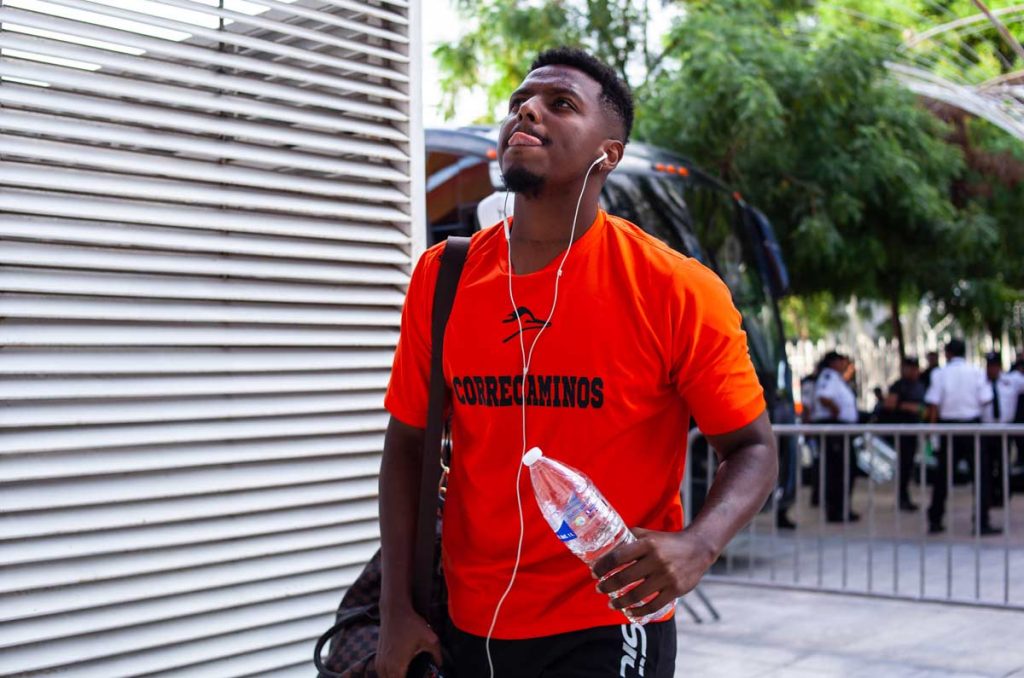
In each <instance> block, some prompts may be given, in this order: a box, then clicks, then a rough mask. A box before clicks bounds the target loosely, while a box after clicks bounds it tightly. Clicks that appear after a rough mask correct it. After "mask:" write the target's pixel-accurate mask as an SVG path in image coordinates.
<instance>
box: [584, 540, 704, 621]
mask: <svg viewBox="0 0 1024 678" xmlns="http://www.w3.org/2000/svg"><path fill="white" fill-rule="evenodd" d="M633 534H634V535H636V541H635V542H633V543H632V544H624V545H621V546H619V547H617V548H616V549H615V550H613V551H612V552H611V553H609V554H607V555H605V556H604V557H603V558H601V559H600V560H598V561H597V562H596V563H594V576H596V577H597V578H598V579H600V578H602V577H604V576H605V575H606V574H608V573H609V572H611V571H613V570H615V569H616V568H618V567H621V566H622V565H626V564H627V563H632V564H631V565H628V566H627V567H626V568H625V569H623V570H622V571H621V572H616V573H615V574H613V575H612V576H610V577H608V578H607V579H605V580H604V581H602V582H600V583H598V585H597V590H598V591H599V592H601V593H605V594H609V595H610V594H612V593H614V592H615V591H618V590H620V589H622V588H624V587H626V586H629V585H630V584H632V583H633V582H640V584H639V585H638V586H637V587H636V588H634V589H632V590H631V591H629V592H627V593H625V594H623V595H622V596H621V597H619V598H614V599H612V601H611V606H612V608H614V609H616V610H621V609H623V608H625V607H629V606H630V605H635V604H636V603H639V602H640V601H642V600H643V599H645V598H647V597H649V596H651V595H654V596H655V597H654V598H653V599H652V600H651V601H650V602H648V603H647V604H646V605H642V606H641V607H636V608H633V609H631V610H629V616H630V617H643V616H644V615H648V614H651V613H653V612H657V611H658V610H660V609H661V608H662V607H664V606H665V605H667V604H668V603H670V602H672V601H674V600H675V599H676V598H679V597H680V596H682V595H685V594H687V593H689V592H690V591H692V590H693V589H694V587H696V586H697V584H698V583H699V582H700V578H701V577H702V576H704V573H705V572H706V571H707V569H708V568H709V567H711V564H712V563H713V562H714V559H715V553H714V551H713V549H712V548H711V546H710V545H709V544H707V543H706V542H705V541H704V540H703V539H701V537H700V536H699V535H697V534H696V533H693V532H690V531H683V532H655V531H654V530H645V529H643V528H639V527H638V528H635V529H634V530H633Z"/></svg>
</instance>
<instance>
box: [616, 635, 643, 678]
mask: <svg viewBox="0 0 1024 678" xmlns="http://www.w3.org/2000/svg"><path fill="white" fill-rule="evenodd" d="M622 638H623V640H624V641H625V642H623V643H622V653H623V654H622V661H620V662H619V676H621V678H626V677H627V676H642V675H644V667H645V665H646V664H647V631H645V630H644V627H642V626H640V625H639V624H623V625H622ZM627 668H628V669H630V672H629V673H626V669H627Z"/></svg>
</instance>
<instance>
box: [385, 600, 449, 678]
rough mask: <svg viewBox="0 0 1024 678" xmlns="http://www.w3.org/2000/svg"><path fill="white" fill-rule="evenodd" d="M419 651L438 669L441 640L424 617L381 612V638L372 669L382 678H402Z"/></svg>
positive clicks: (412, 612)
mask: <svg viewBox="0 0 1024 678" xmlns="http://www.w3.org/2000/svg"><path fill="white" fill-rule="evenodd" d="M421 652H429V653H430V655H431V656H432V657H433V658H434V664H435V665H436V666H441V641H440V640H439V639H438V637H437V634H436V633H434V632H433V631H432V630H431V628H430V626H429V625H428V624H427V622H426V621H425V620H424V619H423V617H421V616H419V615H418V614H416V613H415V612H414V611H413V610H408V611H405V612H392V613H384V611H383V610H382V611H381V624H380V639H379V640H378V642H377V658H376V662H375V668H376V669H377V673H379V674H380V677H381V678H405V676H406V674H407V673H408V671H409V664H410V663H411V662H412V660H413V658H414V657H415V656H416V655H418V654H419V653H421Z"/></svg>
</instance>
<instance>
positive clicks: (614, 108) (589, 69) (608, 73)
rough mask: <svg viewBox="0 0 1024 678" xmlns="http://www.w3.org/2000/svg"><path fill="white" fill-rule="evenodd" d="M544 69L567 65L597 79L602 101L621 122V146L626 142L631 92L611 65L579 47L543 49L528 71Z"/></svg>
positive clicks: (631, 121)
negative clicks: (622, 136) (545, 67)
mask: <svg viewBox="0 0 1024 678" xmlns="http://www.w3.org/2000/svg"><path fill="white" fill-rule="evenodd" d="M544 66H569V67H571V68H575V69H577V70H580V71H583V72H584V73H586V74H587V75H589V76H590V77H591V78H593V79H594V80H596V81H597V84H599V85H601V99H602V100H603V102H604V103H605V105H606V107H607V108H608V109H609V110H610V111H611V112H612V113H613V114H614V115H615V116H616V117H617V118H618V119H619V122H621V123H622V130H623V135H624V138H623V139H622V143H624V144H625V143H629V134H630V132H632V131H633V93H632V92H630V90H629V85H627V84H626V83H625V82H623V80H622V78H620V77H619V76H618V75H617V74H616V73H615V71H614V70H612V68H611V66H609V65H608V64H606V63H604V62H603V61H601V60H600V59H598V58H597V57H595V56H594V55H592V54H590V53H589V52H586V51H584V50H582V49H579V48H578V47H555V48H553V49H548V50H544V51H543V52H541V53H540V54H539V55H537V58H536V59H534V60H533V63H532V64H530V70H529V72H530V73H532V72H533V71H535V70H537V69H538V68H543V67H544Z"/></svg>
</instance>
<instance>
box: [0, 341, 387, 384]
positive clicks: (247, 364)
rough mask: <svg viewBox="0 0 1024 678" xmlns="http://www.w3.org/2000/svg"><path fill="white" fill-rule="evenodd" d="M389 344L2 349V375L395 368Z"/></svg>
mask: <svg viewBox="0 0 1024 678" xmlns="http://www.w3.org/2000/svg"><path fill="white" fill-rule="evenodd" d="M390 366H391V351H390V349H379V348H378V349H361V348H358V349H330V350H326V349H322V348H321V349H317V348H310V347H305V348H303V349H302V350H294V349H292V350H284V349H277V350H268V349H253V348H242V349H237V348H234V349H231V350H230V351H226V350H222V349H218V350H210V349H192V350H188V351H177V352H173V353H169V352H161V353H154V352H152V351H145V350H132V349H118V350H117V351H116V352H113V351H104V350H102V349H99V350H94V351H88V350H84V349H83V350H79V351H76V352H75V353H74V354H68V353H66V352H62V353H52V352H47V351H43V350H39V349H37V350H28V351H26V350H20V351H13V350H11V351H0V374H5V375H7V374H22V375H26V374H31V375H37V376H42V377H57V376H63V375H71V374H92V375H96V374H100V375H113V374H212V373H220V374H244V373H252V374H262V373H271V372H282V371H288V370H305V371H310V370H316V371H320V370H337V369H351V368H360V367H390Z"/></svg>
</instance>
